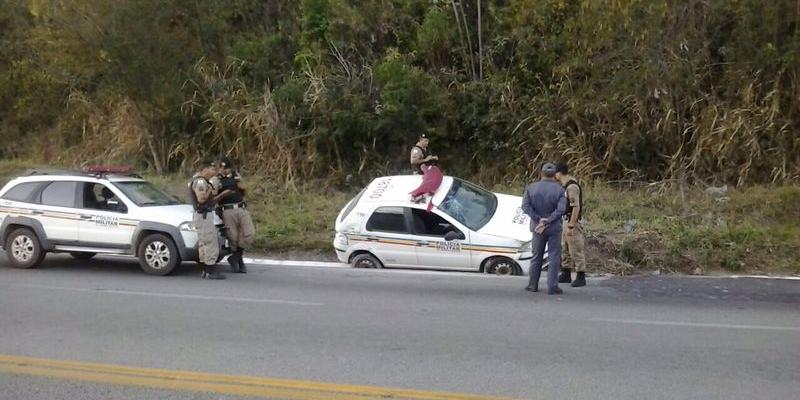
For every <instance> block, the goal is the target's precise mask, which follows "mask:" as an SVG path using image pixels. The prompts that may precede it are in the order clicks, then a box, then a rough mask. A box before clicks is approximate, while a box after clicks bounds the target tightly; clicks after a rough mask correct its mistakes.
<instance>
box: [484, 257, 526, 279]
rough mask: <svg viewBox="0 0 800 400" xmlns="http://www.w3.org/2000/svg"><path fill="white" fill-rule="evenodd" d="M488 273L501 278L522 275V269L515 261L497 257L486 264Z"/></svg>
mask: <svg viewBox="0 0 800 400" xmlns="http://www.w3.org/2000/svg"><path fill="white" fill-rule="evenodd" d="M485 270H486V272H487V273H489V274H495V275H500V276H507V275H522V268H520V266H519V264H517V263H516V262H515V261H514V260H512V259H510V258H505V257H497V258H493V259H491V260H489V261H488V262H487V263H486V268H485Z"/></svg>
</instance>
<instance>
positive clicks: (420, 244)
mask: <svg viewBox="0 0 800 400" xmlns="http://www.w3.org/2000/svg"><path fill="white" fill-rule="evenodd" d="M429 244H430V242H417V246H427V245H429Z"/></svg>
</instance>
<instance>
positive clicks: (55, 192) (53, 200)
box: [42, 181, 78, 208]
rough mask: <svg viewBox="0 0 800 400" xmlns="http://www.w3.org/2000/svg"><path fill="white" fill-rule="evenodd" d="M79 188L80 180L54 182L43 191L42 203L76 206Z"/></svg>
mask: <svg viewBox="0 0 800 400" xmlns="http://www.w3.org/2000/svg"><path fill="white" fill-rule="evenodd" d="M77 190H78V182H68V181H57V182H53V183H51V184H49V185H48V186H47V187H46V188H44V190H43V191H42V205H45V206H54V207H69V208H74V207H75V194H76V193H77Z"/></svg>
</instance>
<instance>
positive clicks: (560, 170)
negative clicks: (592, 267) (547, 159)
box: [556, 163, 586, 287]
mask: <svg viewBox="0 0 800 400" xmlns="http://www.w3.org/2000/svg"><path fill="white" fill-rule="evenodd" d="M556 179H557V180H558V181H559V182H560V183H561V185H562V186H563V187H564V189H565V190H566V192H567V203H568V205H567V211H566V213H565V214H564V229H563V232H564V233H563V235H562V244H563V245H564V246H565V247H566V248H567V251H566V252H564V261H563V263H562V264H563V267H564V268H563V270H562V271H561V275H560V276H559V277H558V282H559V283H570V282H571V283H572V287H581V286H586V253H585V251H584V248H585V240H584V237H583V228H582V226H581V216H582V215H583V188H581V185H580V183H578V180H577V179H575V178H573V177H572V176H570V175H569V167H568V166H567V164H566V163H559V164H558V165H556ZM573 265H574V266H575V271H576V272H577V273H578V274H577V276H576V277H575V282H572V268H571V267H572V266H573Z"/></svg>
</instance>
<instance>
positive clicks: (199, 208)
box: [189, 160, 229, 279]
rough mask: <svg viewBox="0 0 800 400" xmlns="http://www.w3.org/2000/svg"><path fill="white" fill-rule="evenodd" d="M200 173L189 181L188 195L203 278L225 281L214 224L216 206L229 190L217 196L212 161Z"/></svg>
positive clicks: (202, 167) (203, 164) (215, 172)
mask: <svg viewBox="0 0 800 400" xmlns="http://www.w3.org/2000/svg"><path fill="white" fill-rule="evenodd" d="M198 169H199V171H198V172H197V173H196V174H195V175H194V176H193V177H192V180H191V181H190V182H189V196H190V198H191V199H192V205H193V206H194V214H193V215H192V224H193V225H194V227H195V229H196V230H197V253H198V257H197V262H198V263H199V264H200V265H202V266H203V273H202V274H201V275H200V276H201V277H202V278H203V279H225V276H223V275H221V274H219V272H217V270H216V267H215V265H216V264H217V258H218V257H219V242H218V241H217V232H216V229H217V227H216V225H214V206H215V205H216V204H217V203H218V202H219V201H220V200H221V199H222V198H224V197H225V196H227V195H228V193H229V192H228V191H225V190H223V191H222V193H219V194H217V191H216V189H215V188H214V186H213V185H212V184H211V181H210V179H211V178H213V177H214V176H215V175H216V174H217V170H216V168H215V166H214V163H213V162H211V161H210V160H208V161H203V162H201V163H200V164H199V165H198Z"/></svg>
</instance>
